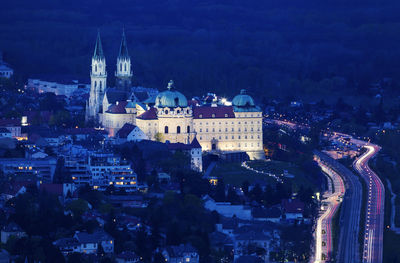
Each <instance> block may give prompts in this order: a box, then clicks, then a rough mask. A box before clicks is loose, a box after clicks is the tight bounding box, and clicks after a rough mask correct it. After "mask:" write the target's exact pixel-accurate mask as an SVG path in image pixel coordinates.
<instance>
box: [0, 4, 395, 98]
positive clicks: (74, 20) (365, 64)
mask: <svg viewBox="0 0 400 263" xmlns="http://www.w3.org/2000/svg"><path fill="white" fill-rule="evenodd" d="M304 2H307V3H304ZM399 11H400V1H396V0H388V1H370V0H364V1H344V0H339V1H331V0H325V1H320V0H308V1H300V0H273V1H272V0H246V1H240V0H221V1H210V0H208V1H200V0H169V1H160V0H146V1H143V0H113V1H110V0H85V1H77V0H37V1H31V0H16V1H2V3H1V8H0V50H2V51H3V52H4V57H5V60H7V62H9V63H10V64H12V65H13V67H14V68H15V69H16V71H17V73H19V74H20V75H22V76H23V77H28V76H30V75H32V74H68V75H76V76H80V77H83V78H87V79H88V78H89V65H90V58H91V55H92V52H93V48H94V42H95V37H96V33H97V29H98V28H99V29H100V31H101V35H102V40H103V46H104V49H105V54H106V58H107V67H108V74H109V76H110V78H109V82H110V85H112V84H113V78H112V76H113V75H114V74H113V72H114V70H115V63H116V56H117V53H118V48H119V43H120V38H121V32H122V28H123V27H125V29H126V34H127V38H128V45H129V49H130V55H131V57H132V61H133V68H134V75H135V79H134V80H135V82H136V83H137V84H140V85H145V86H148V87H155V88H159V89H162V88H164V86H166V83H167V81H168V80H169V79H174V80H175V82H176V86H177V87H178V88H179V89H181V90H183V91H184V92H185V93H187V94H189V95H194V94H199V93H200V94H202V93H204V92H205V91H215V92H218V93H220V94H225V95H227V96H232V95H233V94H235V93H237V92H238V91H239V90H240V89H241V88H247V89H249V90H250V91H251V93H252V94H254V95H259V96H258V97H259V98H262V97H263V96H264V97H268V96H271V95H274V96H282V97H284V96H287V95H292V96H305V94H306V95H307V97H308V98H310V96H309V95H310V94H311V95H312V96H313V97H312V98H311V99H314V98H315V99H319V98H321V97H326V96H328V95H329V97H334V96H346V95H354V94H360V93H366V92H367V90H368V85H369V83H370V82H373V81H378V80H380V79H382V78H383V77H389V78H393V80H394V84H393V88H392V91H388V92H393V90H395V89H396V88H397V84H396V83H397V82H399V77H400V49H399V46H400V16H399V15H398V14H399Z"/></svg>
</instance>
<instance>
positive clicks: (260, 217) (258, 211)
mask: <svg viewBox="0 0 400 263" xmlns="http://www.w3.org/2000/svg"><path fill="white" fill-rule="evenodd" d="M251 213H252V216H253V219H254V220H257V221H270V222H273V223H279V222H280V220H281V217H282V212H281V209H280V207H278V206H273V207H271V208H263V207H254V208H253V209H252V211H251Z"/></svg>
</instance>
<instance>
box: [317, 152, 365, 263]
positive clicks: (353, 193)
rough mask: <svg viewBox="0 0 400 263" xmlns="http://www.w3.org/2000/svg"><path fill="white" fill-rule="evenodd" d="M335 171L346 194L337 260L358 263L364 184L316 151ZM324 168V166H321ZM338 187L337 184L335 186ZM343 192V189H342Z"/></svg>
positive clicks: (335, 162) (341, 212)
mask: <svg viewBox="0 0 400 263" xmlns="http://www.w3.org/2000/svg"><path fill="white" fill-rule="evenodd" d="M314 154H315V155H317V156H318V158H319V159H320V160H322V162H323V164H324V165H325V166H328V167H329V168H330V169H331V170H332V171H333V172H335V173H336V174H338V175H340V177H341V178H342V179H343V181H344V187H345V194H344V198H343V202H342V209H341V211H340V233H339V244H338V251H337V253H336V262H344V263H357V262H360V260H359V258H360V257H359V241H358V233H359V219H360V214H361V205H362V185H361V182H360V181H359V179H358V177H357V176H356V175H354V174H353V173H352V172H351V171H350V170H349V169H347V168H346V167H344V166H343V165H342V164H340V163H339V162H337V161H336V160H334V159H332V158H331V157H329V156H328V155H326V154H324V153H321V152H318V151H314ZM321 168H322V169H323V170H324V168H323V167H321ZM335 188H336V189H338V188H337V186H335ZM340 191H342V192H343V190H340Z"/></svg>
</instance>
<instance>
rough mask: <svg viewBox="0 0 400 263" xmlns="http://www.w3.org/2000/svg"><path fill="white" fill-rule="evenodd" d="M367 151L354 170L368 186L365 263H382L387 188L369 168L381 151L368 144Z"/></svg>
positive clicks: (364, 246)
mask: <svg viewBox="0 0 400 263" xmlns="http://www.w3.org/2000/svg"><path fill="white" fill-rule="evenodd" d="M364 148H365V149H367V152H365V153H364V154H363V155H361V156H360V157H359V158H358V159H357V160H356V161H355V162H354V163H353V167H354V169H355V170H356V171H357V172H358V173H359V174H360V175H361V177H362V178H363V179H364V180H365V182H366V184H367V190H368V191H367V200H368V202H367V210H366V220H365V232H364V245H363V262H365V263H380V262H382V256H383V228H384V226H383V223H384V202H385V188H384V186H383V184H382V182H381V180H380V179H379V177H378V176H377V175H376V174H375V173H374V172H373V171H372V170H371V169H370V168H369V166H368V161H369V160H370V159H371V158H372V157H374V156H375V155H376V153H377V152H378V151H379V150H380V147H379V146H377V145H372V144H366V145H365V146H364Z"/></svg>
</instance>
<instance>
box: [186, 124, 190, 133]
mask: <svg viewBox="0 0 400 263" xmlns="http://www.w3.org/2000/svg"><path fill="white" fill-rule="evenodd" d="M186 130H187V133H190V126H189V125H188V126H187V129H186Z"/></svg>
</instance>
